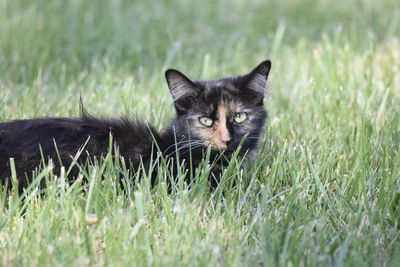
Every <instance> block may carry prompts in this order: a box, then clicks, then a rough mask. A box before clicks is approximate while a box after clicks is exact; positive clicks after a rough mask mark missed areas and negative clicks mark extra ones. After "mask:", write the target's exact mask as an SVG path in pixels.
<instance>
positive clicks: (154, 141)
mask: <svg viewBox="0 0 400 267" xmlns="http://www.w3.org/2000/svg"><path fill="white" fill-rule="evenodd" d="M270 69H271V62H270V61H269V60H265V61H263V62H261V63H260V64H259V65H258V66H257V67H255V68H254V69H253V70H252V71H251V72H249V73H248V74H246V75H243V76H237V77H231V78H222V79H218V80H212V81H194V80H191V79H189V78H188V77H187V76H186V75H184V74H183V73H181V72H180V71H178V70H175V69H168V70H167V71H166V72H165V78H166V81H167V84H168V87H169V91H170V93H171V96H172V99H173V104H174V107H175V111H176V116H175V118H173V119H172V121H171V123H170V125H169V126H168V127H167V128H166V129H165V130H163V131H160V132H157V131H156V130H155V128H154V127H153V126H151V125H150V124H148V123H146V122H144V121H140V120H132V119H128V118H121V119H103V118H96V117H93V116H91V115H89V114H88V113H87V112H86V111H85V110H84V109H83V108H82V112H81V113H82V114H81V116H80V117H77V118H49V117H45V118H33V119H26V120H14V121H9V122H3V123H0V178H1V181H2V183H3V185H4V184H8V185H10V184H11V182H10V181H9V179H10V177H11V166H10V162H11V161H10V158H13V159H14V164H15V170H16V177H17V180H18V186H19V189H20V190H23V189H24V188H26V187H27V186H28V185H29V183H30V182H31V178H32V174H33V171H34V170H35V168H37V167H38V166H39V165H40V163H41V161H42V159H43V158H45V159H52V162H53V164H54V169H53V171H54V172H55V173H58V172H59V171H60V169H61V168H60V167H61V165H64V166H66V168H68V166H70V165H71V163H72V159H73V157H74V156H75V155H77V153H78V151H80V152H81V153H80V155H79V158H78V163H81V164H84V163H85V162H86V161H87V160H88V159H90V160H93V159H95V158H96V159H101V158H102V157H104V156H105V155H106V154H107V152H108V151H109V147H110V145H109V144H110V138H112V139H111V140H112V142H113V143H114V145H115V146H116V147H118V149H119V155H120V156H121V157H123V158H124V160H127V161H128V162H129V165H130V166H131V167H132V168H133V169H134V170H135V169H137V168H138V167H139V165H140V166H145V168H148V166H149V164H150V162H151V161H152V160H154V155H156V154H157V153H155V152H154V151H155V150H157V151H159V152H160V153H161V154H162V155H163V156H164V157H165V158H166V160H167V161H169V162H177V160H178V157H179V160H180V162H184V163H186V166H187V167H186V168H189V167H188V166H189V164H188V163H190V165H191V166H192V168H196V166H198V164H199V163H200V162H201V160H202V159H203V158H204V154H205V151H207V148H208V147H210V148H211V150H209V151H211V154H209V155H210V158H209V159H210V161H212V160H213V161H217V162H216V163H215V167H214V169H213V171H212V173H211V175H210V183H211V185H212V186H216V185H217V184H218V182H219V179H220V178H219V177H220V175H221V172H222V170H223V168H224V166H225V165H226V163H227V162H228V161H229V159H230V157H231V156H232V155H233V153H234V152H235V151H236V150H238V147H239V146H240V150H238V152H236V153H238V156H244V155H247V154H249V153H251V152H253V151H255V149H256V147H257V144H258V142H259V137H260V134H261V132H262V129H263V126H264V124H265V121H266V118H267V112H266V110H265V109H264V105H263V100H264V94H265V87H266V84H267V79H268V74H269V71H270ZM189 150H190V153H188V151H189ZM209 153H210V152H209ZM221 154H223V157H221ZM218 159H223V160H218ZM78 173H79V168H77V167H74V168H72V169H71V172H70V173H68V177H69V179H71V180H74V179H75V178H76V177H77V175H78Z"/></svg>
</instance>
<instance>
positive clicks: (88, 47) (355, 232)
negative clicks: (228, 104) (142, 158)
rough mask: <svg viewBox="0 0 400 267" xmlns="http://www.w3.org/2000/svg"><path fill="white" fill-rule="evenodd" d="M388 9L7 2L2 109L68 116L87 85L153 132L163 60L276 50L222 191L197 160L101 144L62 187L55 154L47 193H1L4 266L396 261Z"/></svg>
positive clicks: (181, 63)
mask: <svg viewBox="0 0 400 267" xmlns="http://www.w3.org/2000/svg"><path fill="white" fill-rule="evenodd" d="M399 18H400V7H399V5H398V3H397V1H391V0H386V1H372V0H371V1H369V0H365V1H361V0H360V1H351V2H349V1H341V0H339V1H328V0H326V1H313V0H306V1H297V0H296V1H289V0H284V1H271V2H269V3H266V2H263V1H257V0H253V1H240V0H235V1H211V0H205V1H197V2H192V1H183V0H182V1H123V0H113V1H107V0H98V1H77V0H72V1H45V0H37V1H22V0H13V1H11V0H2V1H0V106H1V109H0V120H1V121H6V120H10V119H19V118H29V117H34V116H78V114H79V95H80V94H81V95H82V98H83V101H84V104H85V107H86V109H87V110H88V111H89V112H90V113H92V114H94V115H97V116H106V117H107V116H120V115H123V114H128V115H130V116H138V117H140V118H143V119H146V120H148V121H150V122H151V123H153V124H154V125H156V127H157V128H158V129H161V128H162V127H164V126H165V125H167V124H168V121H169V118H171V117H172V116H173V108H172V104H171V99H170V96H169V93H168V90H167V87H166V84H165V81H164V77H163V71H164V70H165V69H166V68H168V67H174V68H178V69H181V70H182V71H184V72H185V73H187V74H188V75H189V76H191V77H193V78H198V79H215V78H218V77H222V76H225V75H237V74H243V73H245V72H247V71H249V70H250V69H251V68H252V67H254V66H255V65H256V64H257V63H259V61H261V60H263V59H265V58H270V59H271V60H272V63H273V67H272V71H271V74H270V83H269V96H268V99H267V101H266V104H265V105H266V107H267V109H268V110H269V122H268V127H267V129H266V131H265V133H264V135H263V137H262V140H261V143H262V144H261V149H260V153H259V155H258V157H257V158H256V159H255V160H254V161H252V162H251V163H250V164H247V165H246V164H241V162H240V159H234V160H233V161H232V164H231V165H230V166H229V168H228V169H227V171H226V173H225V175H224V178H223V182H222V184H221V185H220V186H219V187H218V188H217V190H216V191H215V192H210V191H209V189H208V187H207V183H206V181H207V172H208V171H209V168H210V166H209V165H208V164H206V162H205V163H204V164H203V165H202V166H201V168H200V171H199V172H197V177H196V179H195V181H194V183H193V184H192V186H190V187H188V186H187V185H186V184H184V183H183V179H182V178H183V174H180V175H178V177H171V175H170V174H169V173H168V171H167V169H164V170H165V171H164V172H160V173H159V177H158V179H159V182H158V183H157V185H156V186H155V187H151V186H150V183H149V178H148V177H149V175H150V174H149V173H146V172H138V173H137V174H134V175H132V174H129V173H128V172H127V171H126V170H125V171H122V172H121V171H119V170H120V169H123V170H124V169H126V168H124V167H123V166H122V167H121V166H117V165H116V164H118V162H114V161H113V160H112V158H111V157H108V158H105V159H104V162H100V163H96V162H95V163H93V165H92V166H90V167H89V168H88V171H87V172H82V175H81V176H80V177H79V178H78V180H77V181H76V182H75V183H74V184H72V185H70V184H68V183H67V182H66V175H65V173H66V172H67V170H65V172H62V175H61V176H60V177H54V176H53V174H52V171H51V163H50V166H49V167H47V168H44V169H43V170H42V171H41V172H40V173H38V174H37V177H36V181H39V180H41V179H45V180H48V187H47V188H46V190H44V192H39V191H38V190H37V188H36V187H35V184H33V185H32V186H31V187H30V188H29V190H27V191H26V193H25V194H23V195H21V196H20V195H18V194H17V192H16V191H6V190H0V209H1V216H0V264H1V265H4V266H10V265H13V266H14V265H52V266H53V265H58V264H61V265H69V264H73V265H103V264H104V265H118V266H119V265H132V264H133V265H156V266H160V265H163V266H164V265H171V266H172V265H174V266H175V265H176V264H180V265H194V266H203V265H211V266H213V265H224V266H242V265H248V266H252V265H266V266H271V265H284V266H286V265H295V266H297V265H302V266H305V265H307V266H308V265H311V266H315V265H335V266H343V265H346V266H358V265H389V266H390V265H392V266H394V265H398V262H399V261H400V244H399V241H400V231H399V230H400V153H399V144H400V105H399V103H400V89H399V88H400V74H399V73H400V64H399V62H400V53H399V51H400V39H399V36H400V26H399V25H400V23H399V20H400V19H399ZM155 164H157V163H155ZM158 164H162V162H158ZM66 168H68V166H66ZM101 177H105V179H102V178H101ZM169 179H175V181H176V184H175V186H174V187H173V189H172V192H171V193H168V189H167V185H166V184H167V183H168V180H169ZM83 180H87V181H88V182H87V183H84V182H83ZM121 180H122V183H120V181H121ZM233 181H235V182H233ZM122 186H123V188H122Z"/></svg>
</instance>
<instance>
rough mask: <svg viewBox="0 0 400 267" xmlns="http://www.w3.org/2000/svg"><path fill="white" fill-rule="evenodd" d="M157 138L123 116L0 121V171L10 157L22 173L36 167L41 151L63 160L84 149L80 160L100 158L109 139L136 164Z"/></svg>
mask: <svg viewBox="0 0 400 267" xmlns="http://www.w3.org/2000/svg"><path fill="white" fill-rule="evenodd" d="M110 138H111V139H110ZM157 138H158V135H157V133H156V131H155V130H154V129H153V128H152V127H151V126H150V125H148V124H147V123H145V122H142V121H138V120H130V119H126V118H122V119H99V118H95V117H92V116H90V115H86V114H84V115H83V116H81V117H79V118H35V119H27V120H15V121H9V122H3V123H0V165H1V166H0V173H1V169H3V168H5V167H6V168H8V166H6V165H8V162H9V158H14V159H15V161H16V163H17V165H18V164H21V166H20V167H21V169H23V170H24V171H25V172H27V171H29V170H30V169H33V168H35V167H36V166H37V164H38V163H39V162H40V159H41V156H42V154H43V155H44V156H45V157H46V158H53V159H55V160H56V159H57V158H56V157H57V154H59V156H61V158H62V159H64V161H66V162H65V163H68V161H69V160H70V159H71V158H72V157H73V156H75V155H76V153H78V151H79V150H84V151H85V153H82V156H81V157H82V160H85V158H86V157H87V156H90V157H98V158H99V157H101V156H104V155H105V154H106V153H107V152H108V149H109V147H110V140H112V142H113V144H115V145H116V146H117V147H118V149H119V151H120V154H121V155H122V156H124V157H125V158H126V159H128V160H130V161H133V163H135V162H136V161H138V160H139V159H140V158H141V157H143V156H146V155H147V154H148V153H149V152H148V151H150V150H151V147H152V143H153V140H154V139H157ZM113 147H114V146H113ZM64 161H63V162H64ZM22 165H23V166H22ZM35 165H36V166H35Z"/></svg>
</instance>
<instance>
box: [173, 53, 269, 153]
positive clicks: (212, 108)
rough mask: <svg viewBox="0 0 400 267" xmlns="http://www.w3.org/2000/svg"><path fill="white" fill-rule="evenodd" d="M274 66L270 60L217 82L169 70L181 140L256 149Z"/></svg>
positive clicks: (214, 146)
mask: <svg viewBox="0 0 400 267" xmlns="http://www.w3.org/2000/svg"><path fill="white" fill-rule="evenodd" d="M270 69H271V62H270V61H269V60H266V61H263V62H261V63H260V64H259V65H258V66H257V67H256V68H254V69H253V70H252V71H251V72H249V73H248V74H246V75H243V76H238V77H232V78H223V79H219V80H213V81H194V80H191V79H189V78H188V77H187V76H185V75H184V74H182V73H181V72H179V71H178V70H174V69H169V70H167V71H166V73H165V76H166V80H167V83H168V86H169V89H170V92H171V95H172V98H173V101H174V105H175V109H176V113H177V116H176V118H175V120H174V125H173V126H174V128H175V131H176V136H177V139H178V141H183V140H192V141H193V144H194V145H197V146H203V147H207V146H211V147H212V149H213V150H223V151H234V150H235V149H236V148H237V147H238V146H239V144H241V143H242V145H243V147H244V148H245V150H251V149H253V148H254V147H255V146H256V145H257V142H258V139H259V136H260V133H261V130H262V127H263V125H264V122H265V119H266V116H267V113H266V111H265V109H264V107H263V100H264V94H265V87H266V83H267V78H268V73H269V71H270ZM242 140H243V141H242ZM182 143H184V142H182Z"/></svg>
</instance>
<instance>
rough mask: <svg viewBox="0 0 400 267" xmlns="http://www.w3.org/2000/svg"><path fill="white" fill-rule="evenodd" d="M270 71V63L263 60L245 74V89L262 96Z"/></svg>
mask: <svg viewBox="0 0 400 267" xmlns="http://www.w3.org/2000/svg"><path fill="white" fill-rule="evenodd" d="M270 69H271V61H269V60H265V61H263V62H261V63H260V64H259V65H258V66H257V67H255V68H254V69H253V70H252V71H251V72H250V73H249V74H247V75H246V76H247V81H246V87H247V88H248V89H250V90H253V91H255V92H258V93H260V94H262V95H264V91H265V86H266V85H267V79H268V74H269V71H270Z"/></svg>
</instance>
